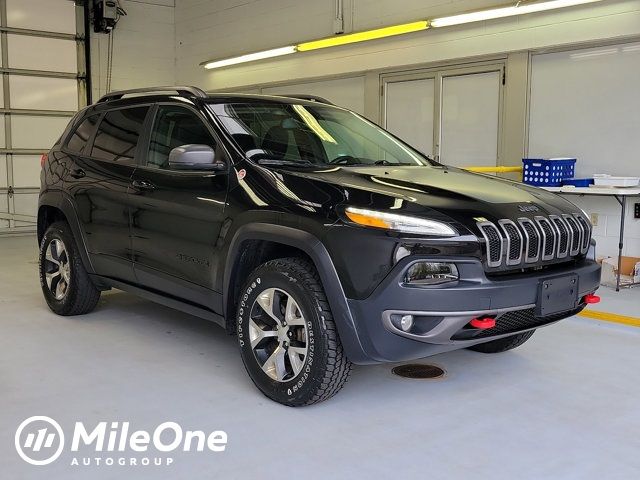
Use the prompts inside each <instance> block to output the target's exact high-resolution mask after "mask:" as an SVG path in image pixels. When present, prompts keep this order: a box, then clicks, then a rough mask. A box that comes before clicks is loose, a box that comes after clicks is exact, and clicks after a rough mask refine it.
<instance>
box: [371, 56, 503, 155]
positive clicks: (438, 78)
mask: <svg viewBox="0 0 640 480" xmlns="http://www.w3.org/2000/svg"><path fill="white" fill-rule="evenodd" d="M503 72H504V65H503V64H499V63H491V64H488V63H487V64H478V65H474V66H465V67H459V68H458V67H446V68H434V69H426V70H423V71H420V72H413V73H406V74H400V73H396V74H386V75H383V76H382V79H381V80H382V85H383V100H382V112H383V122H384V125H385V128H386V129H387V130H389V131H390V132H391V133H393V134H395V135H397V136H398V137H400V138H401V139H403V140H404V141H406V142H407V143H409V144H410V145H412V146H413V147H415V148H417V149H418V150H420V151H422V152H423V153H425V154H427V155H429V156H431V157H432V158H434V159H436V160H438V161H440V162H442V163H445V164H448V165H454V166H458V167H468V166H496V165H497V164H499V163H500V132H501V128H502V124H501V119H502V84H503V78H504V76H503Z"/></svg>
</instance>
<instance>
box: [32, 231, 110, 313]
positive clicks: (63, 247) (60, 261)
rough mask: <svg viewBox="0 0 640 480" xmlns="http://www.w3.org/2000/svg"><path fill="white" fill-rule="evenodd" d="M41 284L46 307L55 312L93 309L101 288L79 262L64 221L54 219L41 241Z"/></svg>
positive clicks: (76, 249)
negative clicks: (98, 287) (97, 286)
mask: <svg viewBox="0 0 640 480" xmlns="http://www.w3.org/2000/svg"><path fill="white" fill-rule="evenodd" d="M39 260H40V262H39V272H40V286H41V287H42V293H43V294H44V298H45V300H46V301H47V304H48V305H49V308H50V309H51V310H52V311H53V312H54V313H57V314H58V315H65V316H67V315H82V314H84V313H89V312H90V311H92V310H93V309H94V308H95V306H96V304H97V303H98V300H99V299H100V291H99V290H98V289H97V288H96V287H95V285H94V284H93V283H92V282H91V279H90V278H89V275H88V274H87V271H86V270H85V268H84V265H83V264H82V259H81V258H80V253H79V252H78V247H77V246H76V242H75V240H74V238H73V234H72V233H71V229H70V228H69V224H67V222H55V223H53V224H52V225H51V226H50V227H49V228H48V229H47V231H46V232H45V234H44V236H43V237H42V241H41V242H40V255H39Z"/></svg>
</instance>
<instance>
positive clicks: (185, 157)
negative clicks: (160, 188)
mask: <svg viewBox="0 0 640 480" xmlns="http://www.w3.org/2000/svg"><path fill="white" fill-rule="evenodd" d="M169 168H172V169H174V170H223V169H224V168H225V163H224V162H217V161H216V153H215V151H214V150H213V148H211V147H210V146H208V145H197V144H192V145H180V146H179V147H176V148H174V149H173V150H171V152H169Z"/></svg>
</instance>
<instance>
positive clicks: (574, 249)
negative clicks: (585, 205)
mask: <svg viewBox="0 0 640 480" xmlns="http://www.w3.org/2000/svg"><path fill="white" fill-rule="evenodd" d="M562 218H563V219H564V221H565V222H567V225H569V230H570V231H571V243H570V250H569V255H571V256H573V255H577V254H578V253H580V244H581V243H582V227H581V226H580V224H579V223H578V221H577V220H576V219H575V218H573V216H571V215H566V214H565V215H562Z"/></svg>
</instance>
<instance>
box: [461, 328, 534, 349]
mask: <svg viewBox="0 0 640 480" xmlns="http://www.w3.org/2000/svg"><path fill="white" fill-rule="evenodd" d="M533 332H535V330H529V331H528V332H523V333H518V334H517V335H511V336H510V337H504V338H500V339H498V340H493V341H491V342H487V343H479V344H478V345H474V346H472V347H468V348H469V350H473V351H475V352H482V353H500V352H506V351H507V350H513V349H514V348H516V347H519V346H520V345H522V344H523V343H524V342H526V341H527V340H529V339H530V338H531V336H532V335H533Z"/></svg>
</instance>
